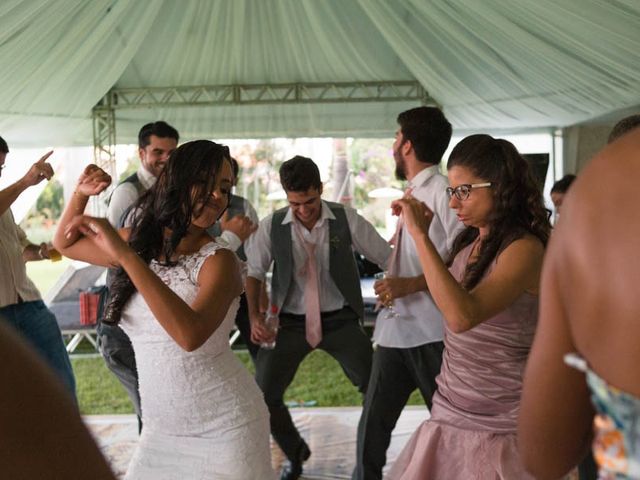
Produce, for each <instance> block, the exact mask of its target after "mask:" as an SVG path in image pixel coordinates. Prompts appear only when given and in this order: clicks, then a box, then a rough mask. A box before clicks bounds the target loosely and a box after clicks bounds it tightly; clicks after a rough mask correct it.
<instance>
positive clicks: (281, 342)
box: [256, 307, 371, 460]
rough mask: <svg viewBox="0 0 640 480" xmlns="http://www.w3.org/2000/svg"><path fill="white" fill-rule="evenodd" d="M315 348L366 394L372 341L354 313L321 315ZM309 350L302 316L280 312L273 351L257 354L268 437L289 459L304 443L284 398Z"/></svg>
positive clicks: (293, 456)
mask: <svg viewBox="0 0 640 480" xmlns="http://www.w3.org/2000/svg"><path fill="white" fill-rule="evenodd" d="M317 348H319V349H322V350H324V351H325V352H327V353H328V354H329V355H331V356H332V357H333V358H335V359H336V360H337V361H338V363H339V364H340V366H341V367H342V370H343V371H344V373H345V374H346V375H347V377H348V378H349V380H350V381H351V383H352V384H353V385H355V386H357V387H358V389H359V390H360V392H361V393H363V394H364V393H365V392H366V390H367V383H368V381H369V374H370V372H371V342H370V340H369V338H367V336H366V334H365V333H364V331H363V329H362V327H361V326H360V323H359V322H358V317H357V315H356V314H355V313H354V312H353V310H351V309H350V308H348V307H345V308H343V309H342V310H338V311H337V312H331V313H326V314H325V313H323V314H322V341H321V342H320V344H319V345H318V346H317ZM312 350H313V349H312V348H311V346H310V345H309V344H308V343H307V341H306V339H305V326H304V316H303V315H289V314H285V313H283V314H280V329H279V330H278V336H277V338H276V346H275V348H274V349H273V350H267V349H260V351H259V352H258V358H257V362H256V382H257V383H258V386H259V387H260V388H261V389H262V391H263V393H264V399H265V402H266V404H267V406H268V407H269V413H270V415H271V434H272V435H273V438H274V439H275V440H276V442H278V445H280V448H282V450H283V452H284V453H285V455H286V456H287V458H289V459H290V460H291V459H294V458H296V456H297V455H298V453H299V450H300V448H301V447H302V445H303V444H304V440H302V437H301V436H300V432H298V429H297V428H296V427H295V425H294V424H293V420H292V419H291V415H290V414H289V409H288V408H287V407H286V405H285V404H284V398H283V397H284V392H285V390H286V389H287V387H288V386H289V385H290V384H291V382H292V380H293V377H294V376H295V373H296V371H297V370H298V366H299V365H300V363H301V362H302V360H303V359H304V357H306V356H307V354H308V353H309V352H311V351H312Z"/></svg>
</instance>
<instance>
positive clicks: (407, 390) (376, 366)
mask: <svg viewBox="0 0 640 480" xmlns="http://www.w3.org/2000/svg"><path fill="white" fill-rule="evenodd" d="M443 350H444V344H443V343H442V342H434V343H428V344H426V345H420V346H418V347H413V348H386V347H380V346H378V347H377V348H376V350H375V351H374V353H373V367H372V370H371V378H370V380H369V389H368V390H367V395H366V396H365V400H364V408H363V409H362V416H361V417H360V423H359V424H358V443H357V446H356V468H355V470H354V472H353V479H354V480H374V479H375V480H378V479H382V468H383V467H384V465H385V463H386V461H387V448H389V443H390V442H391V433H392V432H393V429H394V428H395V426H396V422H397V421H398V418H399V417H400V414H401V413H402V409H403V408H404V407H405V405H406V404H407V400H408V399H409V396H410V395H411V393H412V392H413V391H414V390H415V389H416V388H418V389H420V393H422V396H423V398H424V401H425V403H426V404H427V407H429V408H431V399H432V397H433V394H434V393H435V391H436V377H437V376H438V374H439V373H440V366H441V365H442V351H443Z"/></svg>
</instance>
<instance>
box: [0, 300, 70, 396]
mask: <svg viewBox="0 0 640 480" xmlns="http://www.w3.org/2000/svg"><path fill="white" fill-rule="evenodd" d="M0 318H3V319H4V320H5V321H6V322H7V323H9V324H10V325H12V326H13V327H14V328H15V329H16V330H17V331H18V332H20V334H21V336H22V337H23V338H24V339H25V340H26V341H27V342H28V343H29V344H30V345H31V346H32V347H33V348H34V349H35V350H36V351H37V352H38V354H39V355H40V357H41V358H42V359H43V360H44V361H45V362H46V363H47V364H48V365H49V366H50V367H51V368H53V369H54V370H55V372H56V373H57V374H58V377H59V378H60V380H61V381H62V382H63V383H64V385H65V386H66V387H67V390H68V391H69V392H70V393H71V395H73V398H74V400H75V399H76V381H75V377H74V376H73V370H72V369H71V362H70V361H69V354H68V353H67V349H66V348H65V345H64V341H63V340H62V333H61V332H60V327H58V321H57V320H56V317H55V315H54V314H53V313H52V312H51V310H49V309H48V308H47V306H46V305H45V304H44V302H43V301H42V300H36V301H33V302H21V303H15V304H13V305H7V306H6V307H2V308H0Z"/></svg>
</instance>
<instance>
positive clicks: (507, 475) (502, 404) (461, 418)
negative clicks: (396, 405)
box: [388, 244, 538, 480]
mask: <svg viewBox="0 0 640 480" xmlns="http://www.w3.org/2000/svg"><path fill="white" fill-rule="evenodd" d="M472 248H473V244H472V245H469V246H468V247H466V248H465V249H463V250H462V251H460V253H459V254H458V255H457V256H456V258H455V260H454V263H453V265H452V266H451V268H450V272H451V274H452V275H453V276H454V277H455V278H456V279H457V280H458V281H460V280H461V279H462V277H463V274H464V270H465V266H466V264H467V262H468V259H469V256H470V254H471V250H472ZM491 268H493V265H492V266H491V267H490V268H489V270H491ZM487 273H488V272H487ZM537 317H538V297H537V296H535V295H531V294H527V293H525V294H523V295H522V296H520V297H519V298H518V299H517V300H516V301H515V302H514V303H513V304H512V305H510V306H509V307H508V308H507V309H505V310H504V311H502V312H500V313H499V314H497V315H496V316H494V317H492V318H490V319H488V320H486V321H484V322H483V323H481V324H480V325H478V326H476V327H475V328H472V329H471V330H468V331H466V332H463V333H459V334H456V333H453V332H451V331H450V330H449V329H447V328H446V324H445V339H444V343H445V350H444V355H443V361H442V369H441V371H440V375H439V376H438V378H437V383H438V391H437V392H436V394H435V395H434V397H433V408H432V410H431V418H430V419H429V420H427V421H425V422H424V423H423V424H422V425H421V426H420V427H419V428H418V430H417V431H416V432H415V433H414V434H413V436H412V437H411V439H410V440H409V442H408V443H407V445H406V446H405V448H404V450H403V451H402V453H401V454H400V456H399V457H398V459H397V460H396V462H395V463H394V465H393V466H392V468H391V470H390V472H389V475H388V478H389V479H393V480H426V479H442V480H456V479H460V480H470V479H482V480H494V479H504V480H519V479H530V478H532V477H531V476H529V475H528V474H527V473H525V471H524V468H523V466H522V463H521V461H520V457H519V454H518V449H517V444H516V423H517V418H518V411H519V409H520V396H521V393H522V376H523V373H524V367H525V363H526V360H527V356H528V354H529V349H530V347H531V343H532V341H533V335H534V332H535V328H536V323H537Z"/></svg>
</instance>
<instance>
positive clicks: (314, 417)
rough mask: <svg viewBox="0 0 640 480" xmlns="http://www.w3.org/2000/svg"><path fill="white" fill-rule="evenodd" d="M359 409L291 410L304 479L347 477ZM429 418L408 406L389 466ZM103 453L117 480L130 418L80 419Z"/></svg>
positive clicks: (130, 435) (129, 447) (131, 441)
mask: <svg viewBox="0 0 640 480" xmlns="http://www.w3.org/2000/svg"><path fill="white" fill-rule="evenodd" d="M360 412H361V408H359V407H346V408H293V409H291V415H292V416H293V419H294V421H295V423H296V426H297V427H298V429H299V430H300V433H301V434H302V436H303V437H304V439H305V440H306V442H307V443H308V444H309V446H310V447H311V451H312V454H311V458H309V460H308V461H307V462H306V463H305V469H304V475H303V476H302V477H301V478H303V479H307V480H314V479H316V480H326V479H343V478H351V471H352V470H353V465H354V462H355V449H356V430H357V427H358V420H359V418H360ZM428 417H429V413H428V411H427V410H426V408H425V407H406V408H405V410H404V411H403V412H402V415H401V416H400V419H399V420H398V424H397V425H396V428H395V431H394V432H393V437H392V439H391V445H390V447H389V451H388V453H387V457H388V462H387V464H388V465H387V466H389V465H391V464H392V463H393V461H394V460H395V458H396V457H397V455H398V454H399V453H400V451H401V450H402V447H403V446H404V444H405V443H406V442H407V440H408V439H409V437H410V436H411V434H412V433H413V431H414V430H415V429H416V427H417V426H418V425H419V424H420V423H421V422H422V421H423V420H425V419H427V418H428ZM84 420H85V422H86V424H87V425H88V426H89V429H90V430H91V431H92V432H93V434H94V435H95V437H96V439H97V441H98V443H99V444H100V446H101V448H102V451H103V453H104V454H105V456H106V457H107V458H108V460H109V462H110V464H111V466H112V468H113V470H114V471H115V473H116V474H117V475H118V477H119V478H122V477H123V476H124V473H125V471H126V469H127V464H128V463H129V459H130V458H131V455H132V454H133V450H134V449H135V446H136V442H137V436H138V434H137V422H136V419H135V417H134V416H133V415H91V416H86V417H84ZM271 448H272V459H273V465H274V468H275V469H276V470H277V471H279V470H280V467H281V464H282V462H283V461H284V456H283V454H282V452H281V451H280V450H279V449H278V447H277V446H276V445H275V444H274V443H273V442H272V446H271Z"/></svg>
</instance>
